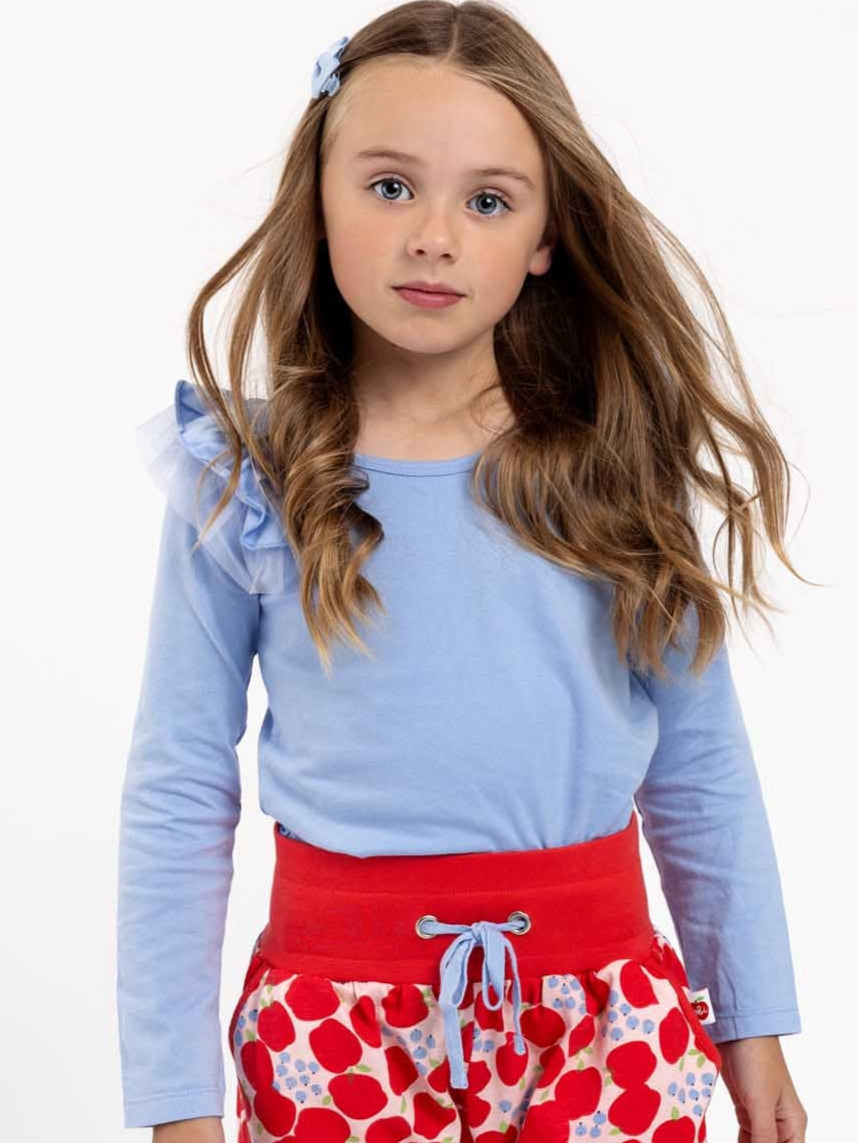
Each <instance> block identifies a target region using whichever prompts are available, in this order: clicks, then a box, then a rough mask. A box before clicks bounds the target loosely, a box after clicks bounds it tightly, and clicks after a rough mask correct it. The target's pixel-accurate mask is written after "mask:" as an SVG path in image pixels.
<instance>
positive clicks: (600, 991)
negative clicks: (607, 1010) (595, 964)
mask: <svg viewBox="0 0 858 1143" xmlns="http://www.w3.org/2000/svg"><path fill="white" fill-rule="evenodd" d="M578 979H579V980H580V982H581V987H582V988H583V990H584V1000H585V1003H586V1006H587V1011H588V1012H589V1013H590V1015H591V1016H597V1015H598V1014H599V1013H600V1012H601V1011H602V1009H603V1008H604V1007H605V1005H606V1004H607V1003H608V997H609V996H610V994H611V986H610V985H609V984H608V982H607V981H605V980H602V978H601V977H600V976H597V975H596V973H595V971H594V970H593V969H590V968H588V969H585V970H584V971H583V972H581V973H579V974H578Z"/></svg>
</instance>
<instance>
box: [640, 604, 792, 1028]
mask: <svg viewBox="0 0 858 1143" xmlns="http://www.w3.org/2000/svg"><path fill="white" fill-rule="evenodd" d="M689 611H690V615H691V622H690V623H689V624H688V627H689V629H690V631H691V632H692V638H691V639H690V641H688V642H686V643H685V644H684V645H683V648H682V649H677V648H669V649H668V652H667V656H666V662H667V665H668V667H669V668H670V670H671V676H670V677H669V678H665V679H658V678H656V677H655V675H654V674H653V673H652V672H649V673H648V674H647V676H646V679H642V678H641V677H640V676H639V675H637V673H636V672H635V677H636V678H638V681H639V682H640V683H641V685H642V686H643V687H644V690H645V691H646V692H647V693H648V694H649V696H650V698H651V699H652V701H653V703H654V704H655V706H656V709H657V712H658V725H659V736H658V743H657V746H656V750H655V752H654V754H653V757H652V759H651V762H650V765H649V768H648V770H647V772H646V775H645V777H644V780H643V782H642V784H641V786H640V788H639V789H638V791H637V792H636V794H635V803H636V805H637V808H638V810H639V811H640V814H641V828H642V832H643V834H644V838H645V839H646V841H647V844H648V845H649V847H650V849H651V851H652V854H653V858H654V860H655V863H656V865H657V868H658V871H659V874H660V880H661V887H662V889H663V891H664V895H665V899H666V901H667V905H668V908H669V910H670V914H671V917H672V919H673V923H674V925H675V927H676V931H677V936H678V938H679V943H680V948H681V951H682V954H683V960H684V962H685V967H686V970H687V973H688V978H689V984H690V985H691V987H692V988H708V989H709V995H710V999H711V1001H712V1007H713V1009H714V1014H715V1023H713V1024H708V1025H707V1032H708V1034H709V1036H710V1037H711V1038H712V1040H713V1041H714V1042H716V1043H717V1042H720V1041H722V1040H735V1039H743V1038H746V1037H749V1036H767V1035H778V1036H779V1035H787V1034H791V1033H795V1032H800V1031H801V1030H802V1029H801V1021H800V1017H799V1011H798V1002H797V998H796V990H795V980H794V975H793V964H792V955H791V951H790V944H789V936H788V931H787V921H786V916H785V910H784V902H783V895H782V889H781V881H780V874H779V870H778V865H777V860H776V856H775V851H774V845H773V841H772V835H771V830H770V826H769V821H768V816H767V813H766V808H765V804H764V801H763V795H762V790H761V786H760V781H759V775H758V773H757V769H756V765H755V761H754V757H753V752H752V748H751V744H750V741H749V738H748V734H747V730H746V727H745V723H744V719H743V716H742V711H741V707H740V704H739V700H738V697H737V694H736V690H735V687H734V684H733V679H732V674H731V669H730V662H729V658H728V653H727V648H726V643H722V644H721V646H720V648H719V650H718V653H717V656H716V658H715V659H713V661H712V662H711V663H710V664H709V666H708V667H707V668H706V670H705V671H704V673H703V675H701V676H700V678H699V679H698V678H695V677H694V676H693V675H692V674H691V672H690V670H689V669H688V667H689V664H690V662H691V659H692V657H693V650H694V640H695V639H696V635H697V629H696V612H695V611H694V609H693V608H691V609H689Z"/></svg>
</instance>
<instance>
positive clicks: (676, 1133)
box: [652, 1115, 705, 1143]
mask: <svg viewBox="0 0 858 1143" xmlns="http://www.w3.org/2000/svg"><path fill="white" fill-rule="evenodd" d="M704 1122H705V1120H704ZM652 1143H694V1120H693V1119H691V1118H690V1116H688V1115H683V1116H682V1118H681V1119H666V1120H665V1121H664V1123H660V1124H659V1125H658V1127H656V1129H655V1131H654V1132H653V1134H652Z"/></svg>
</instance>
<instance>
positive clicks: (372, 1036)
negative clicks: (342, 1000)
mask: <svg viewBox="0 0 858 1143" xmlns="http://www.w3.org/2000/svg"><path fill="white" fill-rule="evenodd" d="M349 1020H350V1021H351V1025H352V1027H353V1028H354V1030H355V1034H356V1035H358V1036H360V1038H361V1039H362V1040H363V1042H364V1043H365V1044H368V1045H369V1047H370V1048H380V1047H381V1028H380V1027H379V1024H378V1018H377V1017H376V1014H375V1002H374V1001H373V998H372V997H371V996H362V997H361V998H360V1000H358V1002H357V1003H356V1004H353V1005H352V1007H351V1011H350V1012H349Z"/></svg>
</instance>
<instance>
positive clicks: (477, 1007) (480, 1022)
mask: <svg viewBox="0 0 858 1143" xmlns="http://www.w3.org/2000/svg"><path fill="white" fill-rule="evenodd" d="M489 988H490V999H491V1000H492V1001H495V1000H497V997H496V996H495V994H494V992H495V990H494V989H493V988H491V985H490V986H489ZM508 991H509V985H506V986H505V992H508ZM462 1003H463V1004H464V997H463V999H462ZM504 1007H505V1006H504V1005H503V1004H502V1005H501V1006H500V1008H487V1007H486V997H485V993H484V992H483V990H482V989H479V991H475V993H474V1020H475V1021H476V1024H477V1027H478V1028H482V1029H483V1030H484V1031H486V1032H502V1031H503V1029H504V1018H503V1017H504Z"/></svg>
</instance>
